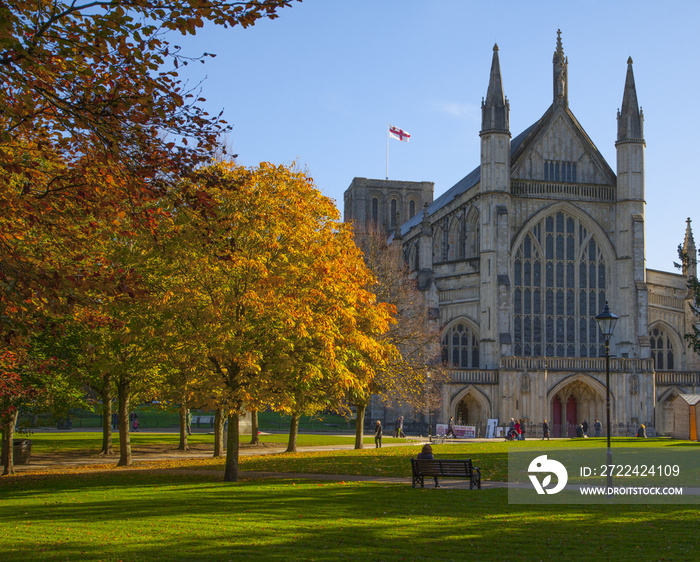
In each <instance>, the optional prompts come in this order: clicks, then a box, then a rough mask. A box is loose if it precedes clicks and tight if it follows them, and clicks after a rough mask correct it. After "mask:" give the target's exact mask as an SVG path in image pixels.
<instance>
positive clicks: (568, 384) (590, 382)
mask: <svg viewBox="0 0 700 562" xmlns="http://www.w3.org/2000/svg"><path fill="white" fill-rule="evenodd" d="M547 394H548V396H549V399H550V408H551V409H550V412H551V419H552V424H551V432H552V436H553V437H575V436H576V427H577V426H578V425H579V424H580V423H582V422H583V420H586V421H587V422H588V426H589V435H592V429H593V422H594V420H596V419H599V420H600V419H604V417H605V386H604V385H603V384H602V383H601V382H600V381H598V380H597V379H595V378H594V377H592V376H590V375H584V374H577V375H572V376H570V377H567V378H565V379H564V380H562V381H560V382H559V383H558V384H556V385H555V386H554V387H553V388H552V389H551V390H550V391H549V392H548V393H547ZM612 399H613V397H612V396H611V400H612Z"/></svg>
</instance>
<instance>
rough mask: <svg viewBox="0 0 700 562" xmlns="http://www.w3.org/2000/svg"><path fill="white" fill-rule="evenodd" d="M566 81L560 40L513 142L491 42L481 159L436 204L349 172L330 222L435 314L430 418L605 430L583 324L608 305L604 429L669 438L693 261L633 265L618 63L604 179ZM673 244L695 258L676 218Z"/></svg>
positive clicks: (633, 180)
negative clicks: (377, 254) (545, 94)
mask: <svg viewBox="0 0 700 562" xmlns="http://www.w3.org/2000/svg"><path fill="white" fill-rule="evenodd" d="M567 73H568V60H567V57H566V56H565V55H564V49H563V46H562V40H561V33H560V32H559V33H558V37H557V43H556V49H555V51H554V58H553V61H552V104H551V105H550V107H549V108H548V109H547V111H546V112H545V113H544V115H542V116H541V117H540V118H539V119H538V120H537V121H536V122H535V123H533V124H532V125H531V126H530V127H528V128H527V129H525V130H524V131H522V132H521V133H519V134H517V135H516V136H515V137H513V136H512V135H511V131H510V125H509V119H510V107H509V103H508V99H507V98H506V96H505V93H504V91H503V84H502V79H501V71H500V64H499V51H498V46H494V48H493V60H492V64H491V73H490V76H489V77H488V87H487V92H486V97H485V98H484V99H483V100H482V105H481V109H482V121H481V130H480V132H479V136H480V138H481V160H480V164H479V165H478V166H477V167H476V168H475V169H474V170H472V171H471V172H470V173H468V174H467V175H466V176H465V177H464V178H463V179H462V180H460V181H459V182H457V183H456V184H455V185H454V186H452V187H451V188H450V189H448V190H447V191H446V192H445V193H443V194H442V195H440V196H439V197H438V198H436V199H433V184H432V183H430V182H409V181H388V180H372V179H367V178H355V179H354V180H353V181H352V184H351V185H350V187H349V188H348V189H347V190H346V192H345V196H344V215H345V220H346V221H354V222H355V223H356V224H357V225H358V226H359V227H369V226H370V225H374V226H377V227H380V228H385V229H386V231H387V233H388V235H389V239H390V241H391V243H392V244H400V245H401V247H402V249H403V255H404V258H405V261H406V264H407V265H408V268H409V270H410V272H411V274H412V275H413V276H415V278H416V279H417V282H418V284H419V287H420V288H421V289H422V290H423V291H424V292H425V296H426V299H427V302H428V304H429V306H430V307H431V308H432V309H433V312H434V314H435V317H436V318H439V322H440V329H441V334H442V336H441V337H442V360H443V362H444V363H445V365H446V366H447V367H448V368H449V369H450V373H451V377H450V382H449V383H448V384H446V385H445V386H444V388H443V396H442V398H443V399H442V403H441V405H440V411H437V412H433V416H434V419H437V421H442V422H444V421H446V420H447V419H448V418H449V417H450V416H453V417H454V419H455V421H456V422H457V423H458V424H460V425H474V426H482V427H483V426H485V425H486V421H487V420H488V419H498V420H499V423H500V425H504V424H506V423H507V421H508V420H510V418H511V417H513V418H516V419H523V420H525V423H526V424H528V427H529V432H533V433H534V435H535V436H537V435H540V436H541V430H539V431H538V428H540V427H541V425H542V422H543V420H545V419H546V420H547V421H548V423H549V426H550V428H552V434H553V436H569V435H572V434H573V433H572V432H575V427H576V425H578V424H579V423H580V422H581V421H582V420H583V419H586V420H588V422H589V424H591V425H592V424H593V420H595V419H599V420H600V421H601V422H602V424H603V427H604V428H605V425H606V361H605V342H604V340H603V338H602V336H601V334H600V331H599V328H598V325H597V321H596V319H595V317H596V316H597V315H598V314H600V313H601V312H602V311H603V309H604V307H605V304H606V302H608V303H609V306H610V309H611V311H612V312H613V313H614V314H616V315H617V316H619V320H618V322H617V325H616V327H615V332H614V334H613V336H612V338H611V339H610V357H611V359H610V397H611V424H612V434H613V435H629V434H630V433H631V432H634V431H636V428H637V427H638V426H639V424H642V423H643V424H645V425H646V428H647V434H650V435H654V434H670V433H671V432H672V431H673V423H674V417H673V412H672V407H671V401H672V400H673V399H674V398H675V397H676V396H678V395H679V394H681V395H683V394H695V393H698V392H700V356H698V355H697V354H696V353H694V352H693V351H692V350H690V349H688V347H687V344H686V343H685V340H684V335H685V334H686V333H687V332H689V331H690V326H691V325H692V323H693V322H694V321H695V320H694V318H693V316H692V314H691V311H690V309H689V307H688V304H689V302H690V295H689V293H688V288H687V284H686V283H687V278H688V277H689V276H697V265H696V260H695V259H693V260H692V261H691V262H689V264H688V265H687V266H686V267H685V268H684V270H683V271H682V272H663V271H656V270H651V269H646V266H645V247H644V244H645V242H644V240H645V224H644V207H645V201H644V189H645V185H644V183H645V180H644V151H645V141H644V127H643V122H644V116H643V113H642V111H640V109H639V103H638V101H637V91H636V88H635V83H634V73H633V68H632V59H631V58H630V59H629V60H628V61H627V74H626V78H625V84H624V91H623V92H622V105H621V107H620V109H619V110H618V113H617V140H616V143H615V147H616V152H617V162H616V169H615V170H613V168H612V167H611V166H610V165H609V164H608V162H606V161H605V159H604V158H603V156H602V155H601V153H600V152H599V151H598V149H597V148H596V146H595V144H594V143H593V141H592V140H591V139H590V138H589V136H588V135H587V134H586V131H584V130H583V128H582V127H581V125H580V124H579V122H578V121H577V119H576V117H575V116H574V114H573V113H572V111H571V109H570V108H569V103H568V93H569V92H568V79H567ZM484 82H486V77H485V80H484ZM681 227H682V225H679V233H680V232H682V230H681ZM656 228H658V226H657V227H656ZM679 242H681V240H679ZM682 246H683V249H684V250H685V252H686V253H687V254H688V255H689V256H691V257H693V258H695V257H697V251H696V248H695V243H694V240H693V234H692V230H691V223H690V219H688V222H687V225H686V227H685V239H684V240H682ZM531 434H532V433H531Z"/></svg>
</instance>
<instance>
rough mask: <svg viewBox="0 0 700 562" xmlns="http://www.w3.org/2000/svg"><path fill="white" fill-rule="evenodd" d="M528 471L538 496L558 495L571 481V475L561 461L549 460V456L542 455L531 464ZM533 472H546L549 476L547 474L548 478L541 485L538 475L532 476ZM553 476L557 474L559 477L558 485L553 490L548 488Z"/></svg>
mask: <svg viewBox="0 0 700 562" xmlns="http://www.w3.org/2000/svg"><path fill="white" fill-rule="evenodd" d="M527 471H528V472H529V473H530V474H529V476H530V481H531V482H532V485H533V486H534V487H535V490H537V493H538V494H557V493H559V492H561V491H562V490H563V489H564V486H566V482H567V480H568V479H569V474H568V473H567V472H566V467H565V466H564V465H563V464H561V463H560V462H559V461H555V460H554V459H548V458H547V455H541V456H539V457H537V458H536V459H535V460H533V461H532V462H531V463H530V466H529V467H528V469H527ZM533 472H537V473H543V472H544V473H549V474H547V476H545V477H544V479H543V480H542V483H540V481H539V479H538V478H537V475H535V474H532V473H533ZM552 474H555V475H556V477H557V485H556V486H554V487H552V488H548V487H547V486H549V485H550V484H551V482H552Z"/></svg>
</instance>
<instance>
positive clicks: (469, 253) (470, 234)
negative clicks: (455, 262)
mask: <svg viewBox="0 0 700 562" xmlns="http://www.w3.org/2000/svg"><path fill="white" fill-rule="evenodd" d="M464 257H465V258H466V259H469V258H478V257H479V213H477V211H476V209H474V207H472V208H471V209H470V210H469V213H468V214H467V221H466V225H465V229H464Z"/></svg>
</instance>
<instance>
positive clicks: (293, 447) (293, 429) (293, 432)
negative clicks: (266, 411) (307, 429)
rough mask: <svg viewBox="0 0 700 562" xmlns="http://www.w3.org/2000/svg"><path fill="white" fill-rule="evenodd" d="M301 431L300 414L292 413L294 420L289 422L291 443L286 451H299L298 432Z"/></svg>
mask: <svg viewBox="0 0 700 562" xmlns="http://www.w3.org/2000/svg"><path fill="white" fill-rule="evenodd" d="M298 433H299V414H292V421H291V423H290V424H289V443H288V444H287V450H286V451H285V453H296V452H297V434H298Z"/></svg>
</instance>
